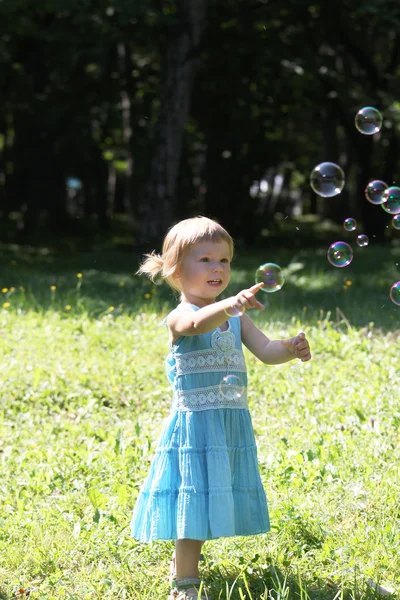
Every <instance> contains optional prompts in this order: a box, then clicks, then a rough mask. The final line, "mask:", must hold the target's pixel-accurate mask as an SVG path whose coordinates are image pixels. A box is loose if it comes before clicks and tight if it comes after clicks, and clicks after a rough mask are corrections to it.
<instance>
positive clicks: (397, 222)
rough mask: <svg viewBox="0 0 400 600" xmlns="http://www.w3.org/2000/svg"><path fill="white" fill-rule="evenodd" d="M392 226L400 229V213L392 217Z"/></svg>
mask: <svg viewBox="0 0 400 600" xmlns="http://www.w3.org/2000/svg"><path fill="white" fill-rule="evenodd" d="M392 227H393V228H394V229H400V215H394V217H393V219H392Z"/></svg>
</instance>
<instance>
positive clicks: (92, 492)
mask: <svg viewBox="0 0 400 600" xmlns="http://www.w3.org/2000/svg"><path fill="white" fill-rule="evenodd" d="M88 497H89V500H90V502H91V503H92V506H93V508H96V509H99V508H101V509H103V508H105V506H106V504H107V496H106V495H105V494H103V493H102V492H100V490H98V489H96V488H90V489H89V490H88Z"/></svg>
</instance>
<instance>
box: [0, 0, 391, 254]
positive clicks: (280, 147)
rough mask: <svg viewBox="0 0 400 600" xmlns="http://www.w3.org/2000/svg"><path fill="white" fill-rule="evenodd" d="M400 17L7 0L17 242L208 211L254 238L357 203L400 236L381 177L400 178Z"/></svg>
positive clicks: (373, 9)
mask: <svg viewBox="0 0 400 600" xmlns="http://www.w3.org/2000/svg"><path fill="white" fill-rule="evenodd" d="M399 32H400V5H398V4H397V3H395V2H393V0H364V1H363V2H359V1H356V0H338V1H336V2H328V1H327V0H320V1H319V2H318V1H316V2H310V1H306V0H260V1H254V0H246V1H243V0H222V1H221V0H219V1H216V0H208V1H207V0H170V1H169V0H96V1H93V0H41V1H40V2H38V1H37V0H12V1H11V0H8V1H2V2H0V61H1V65H0V234H1V243H2V244H21V243H29V244H32V245H33V246H35V245H37V244H39V245H42V244H48V245H49V246H54V247H62V248H64V249H65V248H67V249H71V250H73V249H81V250H82V249H88V248H91V247H93V246H94V247H95V246H96V244H97V245H99V244H104V243H106V244H110V245H112V246H113V247H118V248H127V249H137V250H138V251H139V250H141V249H148V248H149V246H153V245H154V246H155V245H157V244H159V243H160V240H161V238H162V237H163V235H164V234H165V231H166V229H167V228H168V227H170V226H171V225H172V224H173V223H174V222H176V221H177V220H179V219H181V218H185V217H188V216H192V215H197V214H205V215H207V216H210V217H213V218H216V219H217V220H219V221H220V222H221V223H222V224H223V225H224V226H225V227H227V228H228V229H229V231H230V232H231V234H232V235H233V237H234V238H235V240H236V242H237V243H238V244H239V245H240V244H241V245H242V247H245V248H246V247H251V246H257V245H261V246H262V245H265V246H268V245H271V244H275V243H276V241H277V240H280V241H281V243H282V244H283V245H284V246H286V247H291V246H296V244H301V245H304V244H309V245H313V244H319V243H321V241H322V240H324V239H325V238H327V237H328V235H329V232H330V231H331V230H332V229H334V228H335V226H338V227H339V226H340V228H341V230H342V231H343V227H342V223H343V219H344V218H346V217H349V216H351V217H354V218H356V219H357V220H358V221H359V223H361V225H362V228H363V232H364V233H366V234H367V235H368V236H369V237H371V238H372V237H373V238H375V241H376V242H380V243H384V244H393V243H395V244H398V243H399V236H398V232H397V231H395V230H393V228H392V227H390V221H391V216H390V215H389V214H387V213H385V212H384V211H383V210H380V208H379V207H376V206H374V205H372V204H371V203H369V202H367V201H366V200H365V195H364V190H365V187H366V185H367V183H368V182H369V181H370V180H371V179H382V180H384V181H386V182H387V183H388V185H399V182H400V177H399V160H400V148H399V132H400V78H399V76H400V35H399ZM367 105H369V106H374V107H376V108H377V109H378V110H379V111H381V113H382V115H383V125H382V128H381V131H380V132H379V133H377V134H375V135H373V136H370V135H361V134H360V132H359V131H357V129H356V127H355V126H354V117H355V114H356V113H357V111H358V110H359V109H360V108H362V107H363V106H367ZM322 161H333V162H336V163H338V164H339V165H340V166H341V167H342V168H343V170H344V172H345V175H346V185H345V187H344V189H343V191H342V193H341V194H339V195H338V196H336V197H334V198H321V197H319V196H317V195H315V194H314V192H313V191H312V190H311V188H310V185H309V178H310V173H311V171H312V169H313V168H314V166H315V165H316V164H318V163H320V162H322ZM299 223H300V224H303V225H304V227H299V225H298V224H299ZM305 231H306V232H307V236H306V238H305V237H304V235H303V236H302V233H301V232H303V233H304V232H305ZM396 235H397V240H396ZM296 236H297V237H296ZM299 236H302V237H301V238H300V237H299ZM300 239H301V241H298V240H300Z"/></svg>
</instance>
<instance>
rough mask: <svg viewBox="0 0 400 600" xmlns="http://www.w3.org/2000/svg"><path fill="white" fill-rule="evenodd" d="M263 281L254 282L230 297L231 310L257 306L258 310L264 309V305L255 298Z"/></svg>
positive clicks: (242, 309) (240, 310) (243, 309)
mask: <svg viewBox="0 0 400 600" xmlns="http://www.w3.org/2000/svg"><path fill="white" fill-rule="evenodd" d="M263 285H264V284H263V283H262V282H261V283H256V284H255V285H253V286H252V287H251V288H249V289H248V290H242V291H241V292H239V293H238V294H236V296H234V297H233V298H232V304H231V308H232V309H233V311H239V312H244V311H245V310H247V309H249V308H257V309H258V310H264V308H265V307H264V305H263V304H261V302H259V301H258V300H257V298H256V294H257V292H259V291H260V290H261V288H262V287H263Z"/></svg>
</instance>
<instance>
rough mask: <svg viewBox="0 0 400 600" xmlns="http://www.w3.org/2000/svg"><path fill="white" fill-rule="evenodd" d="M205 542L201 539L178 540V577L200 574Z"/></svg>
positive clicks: (176, 550)
mask: <svg viewBox="0 0 400 600" xmlns="http://www.w3.org/2000/svg"><path fill="white" fill-rule="evenodd" d="M203 544H204V542H203V541H201V540H189V539H184V540H176V542H175V560H176V579H184V578H185V577H198V576H199V560H200V553H201V547H202V545H203Z"/></svg>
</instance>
